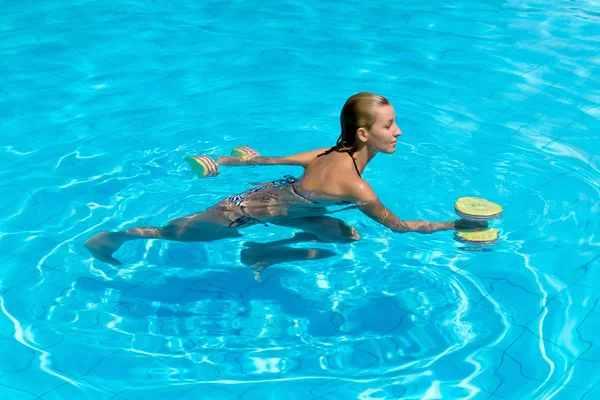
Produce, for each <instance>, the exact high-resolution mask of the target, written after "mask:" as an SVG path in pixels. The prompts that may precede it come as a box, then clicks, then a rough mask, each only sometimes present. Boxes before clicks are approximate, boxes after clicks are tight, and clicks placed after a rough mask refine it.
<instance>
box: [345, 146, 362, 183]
mask: <svg viewBox="0 0 600 400" xmlns="http://www.w3.org/2000/svg"><path fill="white" fill-rule="evenodd" d="M346 153H348V154H349V155H350V158H352V162H353V163H354V169H355V170H356V173H357V174H358V176H359V177H361V175H360V171H359V170H358V165H356V160H355V159H354V156H353V155H352V152H351V151H350V150H346Z"/></svg>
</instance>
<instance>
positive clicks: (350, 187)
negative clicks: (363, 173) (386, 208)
mask: <svg viewBox="0 0 600 400" xmlns="http://www.w3.org/2000/svg"><path fill="white" fill-rule="evenodd" d="M344 192H346V195H347V196H348V197H349V198H350V199H351V200H352V201H353V202H361V201H362V202H372V201H376V200H377V199H378V197H377V194H375V191H374V190H373V188H372V187H371V185H369V183H368V182H367V181H365V180H364V179H362V178H359V177H356V178H355V179H348V180H346V181H345V182H344Z"/></svg>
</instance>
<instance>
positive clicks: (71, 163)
mask: <svg viewBox="0 0 600 400" xmlns="http://www.w3.org/2000/svg"><path fill="white" fill-rule="evenodd" d="M599 7H600V3H598V2H597V1H596V0H590V1H584V0H578V1H565V2H559V1H549V2H548V1H541V0H538V1H532V0H513V1H488V2H475V1H450V2H448V1H433V2H421V1H414V0H411V1H402V2H383V1H373V2H367V1H354V0H353V1H348V2H344V4H343V5H342V4H341V3H339V2H334V1H312V2H300V1H293V0H284V1H256V0H252V1H250V0H249V1H232V2H224V1H213V2H188V1H183V0H174V1H166V0H157V1H153V2H137V1H132V0H130V1H122V2H111V1H92V0H79V1H75V0H67V1H61V2H59V1H54V2H48V1H47V2H42V1H34V0H31V1H27V2H25V3H23V2H18V1H16V0H5V1H0V30H1V36H2V40H1V41H0V55H1V59H2V62H0V76H1V77H2V78H1V79H0V102H1V103H0V104H1V107H0V188H1V189H0V190H1V194H2V195H1V196H0V216H1V218H0V268H1V269H0V310H1V312H0V354H1V355H0V357H1V358H0V398H2V399H19V400H20V399H146V398H157V399H242V400H254V399H312V398H319V399H360V400H366V399H421V398H424V399H425V398H426V399H438V398H444V399H449V398H464V399H467V398H468V399H526V398H527V399H534V398H535V399H550V398H552V399H586V400H589V399H598V398H600V368H599V367H600V338H599V336H598V330H599V329H600V306H598V302H599V300H600V247H598V246H599V243H600V238H599V232H600V221H599V218H598V212H599V203H598V195H599V193H600V185H599V182H600V179H599V177H600V172H599V168H600V121H599V118H600V106H599V105H598V104H599V103H600V79H599V78H600V77H599V76H598V63H599V62H600V44H599V43H600V42H599V40H600V36H599V32H600V30H599V29H598V26H599V24H600V11H599V10H600V8H599ZM359 91H372V92H377V93H380V94H382V95H384V96H386V97H388V98H389V99H390V101H391V102H392V103H393V105H394V106H395V108H396V112H397V115H398V125H399V126H400V127H401V128H402V130H403V131H404V135H403V136H402V138H401V141H400V142H399V143H398V147H397V151H396V153H395V154H394V155H392V156H384V155H381V156H378V157H377V158H376V159H375V160H374V161H373V162H372V163H371V164H370V165H369V167H368V169H367V170H366V171H365V173H364V177H365V179H367V180H368V181H369V182H370V183H371V185H372V186H373V188H374V189H375V191H376V192H377V193H378V194H379V196H380V198H381V199H382V201H383V202H384V203H385V204H386V205H387V206H388V207H389V208H390V209H392V210H393V211H394V212H396V213H397V214H398V215H399V216H400V217H401V218H404V219H427V220H435V221H440V220H448V219H454V218H455V217H456V216H455V214H454V211H453V203H454V201H455V200H456V199H457V198H458V197H461V196H466V195H475V196H482V197H485V198H488V199H490V200H492V201H495V202H497V203H500V204H501V205H502V206H503V207H504V216H503V218H502V219H501V220H498V221H494V222H493V226H494V227H496V228H499V229H500V230H501V233H500V235H501V238H500V242H499V243H498V244H497V245H495V246H494V247H493V251H491V252H466V251H462V250H460V249H459V247H460V244H459V243H457V242H455V241H454V240H453V239H452V233H450V232H441V233H436V234H433V235H417V234H405V235H397V234H393V233H391V232H390V231H388V230H386V229H384V228H382V227H380V226H378V225H377V224H376V223H374V222H373V221H371V220H369V219H368V218H366V217H365V216H363V215H362V214H360V213H359V212H357V211H348V212H346V213H344V214H340V217H342V218H343V219H345V220H346V221H347V222H348V223H350V224H351V225H353V226H355V227H357V228H358V229H359V231H360V233H361V235H362V240H361V241H359V242H356V243H352V244H343V245H342V244H337V245H333V244H315V243H308V244H307V243H304V244H298V245H297V246H296V248H298V249H305V248H315V249H318V251H320V253H319V254H321V255H323V256H326V257H325V258H321V259H316V260H310V261H301V260H297V261H289V262H283V263H279V264H277V265H273V266H271V267H269V268H268V269H266V270H265V271H264V273H263V276H262V280H261V281H258V282H257V281H255V280H254V277H253V273H252V269H251V268H250V267H249V266H248V265H246V264H251V263H249V262H247V260H248V259H249V258H248V257H250V256H251V255H252V254H251V253H252V252H251V250H255V253H254V254H253V256H254V257H258V258H260V257H262V256H265V257H266V254H268V253H269V251H271V252H272V250H273V249H272V248H270V247H269V245H262V246H261V245H256V244H254V245H253V244H250V243H248V242H257V243H268V242H272V241H276V240H279V239H286V238H291V237H292V236H293V235H294V233H296V231H294V230H292V229H285V228H281V227H273V226H271V227H269V228H265V227H262V226H254V227H251V228H248V229H247V230H244V237H243V238H241V239H238V240H228V241H220V242H214V243H197V244H196V243H175V242H164V241H149V242H142V241H139V242H130V243H127V244H126V245H125V246H123V248H122V249H121V250H119V252H118V253H117V254H116V256H117V257H118V258H119V259H121V260H122V261H123V262H124V265H123V266H122V267H113V266H110V265H107V264H104V263H102V262H98V261H96V260H93V259H92V258H91V256H90V255H89V253H87V252H86V251H85V249H84V248H83V245H82V244H83V242H84V241H85V240H86V239H87V238H89V237H90V236H91V235H92V234H93V233H96V232H98V231H100V230H115V229H124V228H129V227H133V226H136V225H158V226H160V225H162V224H164V223H165V222H166V221H168V220H169V219H173V218H176V217H179V216H183V215H187V214H190V213H193V212H197V211H200V210H203V209H204V208H206V207H208V206H210V205H212V204H214V203H215V202H217V201H218V200H220V199H221V198H223V197H225V196H227V195H229V194H233V193H239V192H241V191H243V190H245V189H246V188H247V187H248V186H247V183H248V182H252V181H267V180H272V179H277V178H280V177H281V176H282V175H284V174H293V175H297V174H299V173H300V172H301V171H299V170H298V169H295V168H294V167H259V168H231V169H223V171H222V173H221V174H220V175H219V176H218V177H215V178H211V179H204V180H202V179H198V178H196V177H195V176H194V175H193V174H192V173H191V171H190V170H189V168H188V166H187V164H186V163H185V162H184V161H183V159H184V157H185V156H188V155H192V154H198V153H201V154H208V155H210V156H218V155H223V154H228V153H229V152H230V150H231V148H233V147H235V146H237V145H241V144H249V145H252V146H253V147H254V148H256V149H257V150H259V151H260V152H261V153H262V154H265V155H276V156H278V155H285V154H289V153H293V152H298V151H304V150H308V149H312V148H314V147H325V146H329V145H332V144H333V143H335V140H336V138H337V136H338V133H339V126H338V125H339V122H338V121H339V120H338V116H339V111H340V109H341V106H342V105H343V103H344V101H345V100H346V98H347V97H349V96H350V95H352V94H353V93H355V92H359ZM257 249H258V250H257ZM275 250H277V249H275ZM594 332H596V333H594Z"/></svg>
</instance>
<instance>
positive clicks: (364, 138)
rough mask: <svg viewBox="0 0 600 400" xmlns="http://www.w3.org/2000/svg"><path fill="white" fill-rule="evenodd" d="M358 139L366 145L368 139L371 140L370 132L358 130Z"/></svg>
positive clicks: (362, 129)
mask: <svg viewBox="0 0 600 400" xmlns="http://www.w3.org/2000/svg"><path fill="white" fill-rule="evenodd" d="M356 138H357V139H358V140H360V141H361V142H363V143H366V142H367V139H369V131H368V130H366V129H365V128H358V129H357V130H356Z"/></svg>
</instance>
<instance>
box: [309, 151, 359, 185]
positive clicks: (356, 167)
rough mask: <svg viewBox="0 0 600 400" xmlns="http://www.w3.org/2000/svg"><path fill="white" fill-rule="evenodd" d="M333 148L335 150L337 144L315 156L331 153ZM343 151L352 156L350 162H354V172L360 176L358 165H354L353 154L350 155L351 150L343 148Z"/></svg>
mask: <svg viewBox="0 0 600 400" xmlns="http://www.w3.org/2000/svg"><path fill="white" fill-rule="evenodd" d="M334 150H337V146H333V147H332V148H330V149H329V150H327V151H325V152H324V153H321V154H319V155H318V156H317V157H321V156H326V155H327V154H329V153H332V152H333V151H334ZM343 151H344V152H345V153H348V154H349V155H350V158H352V162H353V163H354V169H355V170H356V173H357V174H358V176H359V177H362V175H361V174H360V171H359V170H358V165H356V160H355V159H354V156H353V155H352V151H351V150H343Z"/></svg>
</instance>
